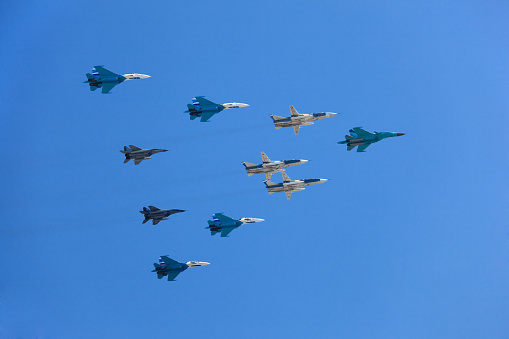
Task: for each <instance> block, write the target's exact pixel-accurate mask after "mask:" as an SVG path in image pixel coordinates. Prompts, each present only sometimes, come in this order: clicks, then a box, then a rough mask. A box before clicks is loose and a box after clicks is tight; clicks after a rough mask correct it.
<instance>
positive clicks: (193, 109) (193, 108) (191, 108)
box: [187, 104, 196, 111]
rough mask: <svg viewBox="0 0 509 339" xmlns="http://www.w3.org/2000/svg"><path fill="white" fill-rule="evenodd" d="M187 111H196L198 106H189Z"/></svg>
mask: <svg viewBox="0 0 509 339" xmlns="http://www.w3.org/2000/svg"><path fill="white" fill-rule="evenodd" d="M187 109H188V110H190V111H196V106H194V105H191V104H187Z"/></svg>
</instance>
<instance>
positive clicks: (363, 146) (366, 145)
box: [357, 144, 371, 152]
mask: <svg viewBox="0 0 509 339" xmlns="http://www.w3.org/2000/svg"><path fill="white" fill-rule="evenodd" d="M369 145H371V144H362V145H359V146H358V147H357V152H364V150H365V149H366V148H368V146H369Z"/></svg>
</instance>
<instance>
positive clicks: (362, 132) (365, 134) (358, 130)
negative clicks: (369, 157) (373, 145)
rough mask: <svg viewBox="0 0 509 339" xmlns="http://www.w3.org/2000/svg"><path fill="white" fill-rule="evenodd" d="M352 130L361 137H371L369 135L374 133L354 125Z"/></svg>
mask: <svg viewBox="0 0 509 339" xmlns="http://www.w3.org/2000/svg"><path fill="white" fill-rule="evenodd" d="M352 130H353V132H354V133H355V134H357V135H358V136H359V137H360V138H364V137H369V136H372V135H373V133H370V132H368V131H366V130H364V129H362V128H360V127H354V128H352Z"/></svg>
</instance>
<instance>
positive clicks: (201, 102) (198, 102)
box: [184, 96, 249, 122]
mask: <svg viewBox="0 0 509 339" xmlns="http://www.w3.org/2000/svg"><path fill="white" fill-rule="evenodd" d="M192 102H193V104H192V105H190V104H187V111H185V112H184V113H188V114H189V118H190V119H191V120H194V119H196V118H201V119H200V122H209V119H210V118H212V116H214V114H217V113H219V112H221V111H222V110H225V109H229V108H241V107H248V106H249V105H248V104H241V103H238V102H230V103H225V104H216V103H215V102H212V101H210V100H207V99H205V98H204V97H203V96H200V97H195V98H193V101H192Z"/></svg>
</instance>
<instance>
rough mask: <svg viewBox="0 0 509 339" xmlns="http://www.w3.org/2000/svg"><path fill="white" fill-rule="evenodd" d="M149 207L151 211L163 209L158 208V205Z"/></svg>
mask: <svg viewBox="0 0 509 339" xmlns="http://www.w3.org/2000/svg"><path fill="white" fill-rule="evenodd" d="M148 208H149V209H150V212H157V211H160V210H161V209H160V208H157V207H154V206H149V207H148Z"/></svg>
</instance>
